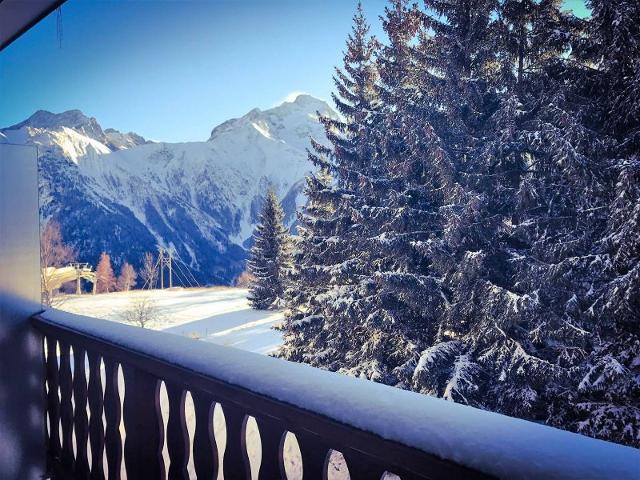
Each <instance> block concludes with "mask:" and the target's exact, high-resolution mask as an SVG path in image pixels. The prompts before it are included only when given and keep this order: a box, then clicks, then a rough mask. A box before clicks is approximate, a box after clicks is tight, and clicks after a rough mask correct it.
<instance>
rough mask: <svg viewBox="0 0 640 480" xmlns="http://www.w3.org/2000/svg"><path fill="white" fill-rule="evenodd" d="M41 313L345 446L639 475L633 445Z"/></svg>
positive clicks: (124, 354)
mask: <svg viewBox="0 0 640 480" xmlns="http://www.w3.org/2000/svg"><path fill="white" fill-rule="evenodd" d="M34 322H35V325H36V327H37V328H38V329H39V330H40V331H42V332H43V333H44V334H51V335H52V336H54V337H56V338H58V339H60V340H63V341H67V342H69V343H70V344H71V345H74V343H79V344H80V345H81V346H83V347H84V348H87V349H91V348H93V349H97V350H98V351H99V352H100V353H101V354H103V355H105V356H107V357H111V358H114V359H115V360H117V361H120V362H124V363H128V364H130V365H133V366H136V367H138V368H141V369H144V370H146V371H149V372H150V373H152V374H154V375H156V376H157V377H158V378H162V379H167V380H170V381H178V382H181V383H182V384H184V385H185V386H186V387H187V388H195V389H199V390H204V391H209V392H211V393H212V394H215V395H216V396H217V398H220V400H221V401H228V402H231V403H235V404H238V405H240V406H241V407H242V408H243V409H244V410H245V411H246V412H247V413H248V414H250V415H262V416H265V415H266V416H271V417H274V418H277V419H278V420H280V421H282V422H283V423H285V424H286V425H288V426H289V427H291V428H292V430H294V431H295V430H296V429H297V430H298V431H299V430H305V431H307V432H311V433H314V434H316V435H320V436H323V437H325V438H331V439H332V440H331V442H332V443H336V445H335V447H336V448H337V449H340V448H347V449H349V448H352V449H353V448H355V449H356V450H359V451H361V452H364V453H365V454H368V455H372V456H381V457H390V456H395V458H397V461H398V463H399V464H402V465H403V466H404V467H406V468H408V469H409V470H415V471H416V472H419V471H421V470H420V469H421V468H429V470H430V471H431V472H433V473H434V474H435V473H436V471H437V472H438V474H439V475H438V476H446V475H447V473H449V478H462V476H461V475H463V476H464V478H482V477H484V476H494V477H498V478H509V479H520V478H522V479H524V478H545V479H553V478H558V479H559V478H562V479H574V478H575V479H581V480H585V479H601V478H616V479H636V478H639V477H638V474H639V473H640V452H639V451H638V450H636V449H633V448H630V447H625V446H621V445H616V444H613V443H609V442H604V441H600V440H595V439H592V438H588V437H585V436H582V435H577V434H574V433H570V432H565V431H562V430H558V429H555V428H551V427H547V426H544V425H539V424H535V423H532V422H528V421H524V420H519V419H515V418H511V417H506V416H503V415H499V414H496V413H492V412H487V411H483V410H479V409H476V408H472V407H467V406H464V405H459V404H455V403H452V402H447V401H444V400H441V399H437V398H433V397H429V396H426V395H420V394H417V393H413V392H409V391H404V390H400V389H397V388H393V387H389V386H385V385H381V384H377V383H374V382H370V381H367V380H361V379H357V378H352V377H347V376H344V375H340V374H336V373H332V372H327V371H323V370H319V369H316V368H312V367H310V366H308V365H302V364H297V363H292V362H287V361H284V360H281V359H276V358H271V357H267V356H263V355H258V354H254V353H250V352H245V351H242V350H238V349H235V348H230V347H224V346H219V345H214V344H211V343H206V342H201V341H195V340H193V339H189V338H185V337H181V336H178V335H173V334H168V333H163V332H157V331H150V330H144V329H140V328H137V327H132V326H128V325H123V324H119V323H116V322H108V321H104V320H98V319H94V318H90V317H84V316H79V315H74V314H70V313H66V312H61V311H56V310H49V311H46V312H44V313H42V314H40V315H37V316H36V317H34ZM333 439H335V442H333ZM332 446H333V445H332ZM416 453H418V454H419V455H416ZM400 462H401V463H400ZM481 472H483V473H481ZM454 475H458V476H457V477H456V476H454ZM434 476H436V475H434Z"/></svg>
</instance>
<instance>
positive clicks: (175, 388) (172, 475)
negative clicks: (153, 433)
mask: <svg viewBox="0 0 640 480" xmlns="http://www.w3.org/2000/svg"><path fill="white" fill-rule="evenodd" d="M165 386H166V387H167V397H168V398H169V421H168V422H167V450H168V451H169V459H170V461H171V463H170V464H169V480H174V479H175V480H183V479H185V480H188V478H189V473H188V472H187V464H188V463H189V432H188V431H187V422H186V419H185V415H184V401H185V397H186V395H187V392H186V390H185V389H184V388H182V386H180V385H176V384H173V383H169V382H165Z"/></svg>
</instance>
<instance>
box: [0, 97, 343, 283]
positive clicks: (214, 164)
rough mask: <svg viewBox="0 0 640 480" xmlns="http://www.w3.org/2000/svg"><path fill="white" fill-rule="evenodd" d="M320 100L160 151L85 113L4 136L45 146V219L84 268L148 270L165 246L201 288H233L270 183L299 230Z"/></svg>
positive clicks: (236, 122) (161, 146) (2, 137)
mask: <svg viewBox="0 0 640 480" xmlns="http://www.w3.org/2000/svg"><path fill="white" fill-rule="evenodd" d="M317 111H320V112H321V113H323V114H330V115H335V114H334V113H333V112H332V110H331V109H330V107H329V106H328V105H327V104H326V103H324V102H322V101H321V100H318V99H316V98H313V97H311V96H309V95H300V96H298V97H297V98H296V99H295V100H294V101H293V102H286V103H283V104H282V105H280V106H277V107H274V108H272V109H269V110H265V111H261V110H259V109H254V110H252V111H250V112H249V113H247V114H246V115H244V116H243V117H240V118H236V119H232V120H229V121H226V122H224V123H222V124H221V125H219V126H217V127H216V128H214V129H213V131H212V133H211V137H210V138H209V140H208V141H203V142H189V143H151V142H148V141H146V140H145V139H144V138H142V137H140V136H139V135H136V134H134V133H128V134H122V133H120V132H118V131H116V130H113V129H106V130H103V129H102V128H101V126H100V125H99V124H98V122H97V121H96V120H95V119H94V118H89V117H86V116H85V115H83V114H82V113H81V112H80V111H78V110H71V111H68V112H64V113H61V114H52V113H50V112H44V111H38V112H36V113H35V114H34V115H33V116H31V117H30V118H29V119H28V120H26V121H24V122H22V123H19V124H17V125H14V126H13V127H9V128H6V129H3V130H0V142H11V143H28V144H35V145H37V146H38V149H39V157H40V173H41V181H40V196H41V210H42V211H41V214H42V216H43V218H48V217H51V216H53V217H55V218H56V219H57V220H58V221H59V222H60V223H61V224H62V227H63V228H62V230H63V235H64V236H65V237H66V238H67V239H69V240H70V241H71V242H72V243H73V244H74V245H75V247H76V249H77V250H78V252H79V255H80V257H81V259H82V260H83V261H89V262H91V263H95V262H96V261H97V256H98V255H99V254H100V252H101V251H103V250H105V251H107V252H109V253H110V254H111V256H112V258H113V259H114V260H115V261H116V263H119V262H122V261H124V260H127V261H129V262H133V263H134V264H139V262H140V258H141V257H142V255H143V253H144V252H145V251H155V250H156V245H162V246H167V247H168V246H173V247H174V248H175V249H176V250H177V252H178V255H180V257H182V259H183V260H184V261H185V262H186V263H187V264H189V265H190V266H191V268H192V270H194V271H195V272H196V276H197V277H198V279H199V280H200V281H201V282H206V283H213V282H229V281H231V280H232V279H233V278H234V277H235V276H236V275H237V274H238V273H239V272H240V271H241V270H242V268H243V263H244V259H245V257H246V251H245V248H244V247H246V246H247V244H248V241H249V240H250V237H251V234H252V231H253V227H254V225H255V222H256V219H257V216H258V213H259V210H260V206H261V203H262V199H263V197H264V194H265V191H266V189H267V187H268V186H269V185H271V186H273V188H275V190H276V191H277V193H278V195H279V196H280V198H281V199H283V204H284V207H285V213H286V220H287V221H288V222H289V223H290V224H291V223H292V222H293V221H294V218H295V215H294V212H295V208H296V206H299V205H300V204H301V203H302V202H303V201H304V198H303V195H302V187H303V185H304V182H303V178H304V176H305V174H306V173H308V172H309V171H310V170H311V168H312V167H311V165H310V164H309V162H308V160H307V154H306V151H305V150H306V148H308V146H309V137H310V136H312V137H313V138H315V139H316V140H319V141H324V139H325V137H324V133H323V130H322V127H321V125H320V124H319V122H318V121H317V115H316V112H317Z"/></svg>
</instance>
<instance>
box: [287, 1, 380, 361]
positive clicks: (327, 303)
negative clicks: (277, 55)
mask: <svg viewBox="0 0 640 480" xmlns="http://www.w3.org/2000/svg"><path fill="white" fill-rule="evenodd" d="M377 49H378V42H377V40H376V39H375V38H373V37H371V36H369V26H368V24H367V22H366V20H365V18H364V15H363V11H362V7H361V6H360V5H359V6H358V10H357V12H356V15H355V16H354V18H353V30H352V32H351V34H350V35H349V38H348V40H347V48H346V51H345V59H344V67H343V69H336V74H335V76H334V82H335V85H336V90H337V94H335V95H334V102H335V104H336V106H337V108H338V110H339V111H340V113H341V114H342V120H336V119H332V118H328V117H320V121H321V122H322V123H323V125H324V127H325V132H326V135H327V138H328V139H329V140H330V141H331V143H332V147H333V148H327V147H324V146H322V145H320V144H319V143H317V142H313V147H314V150H313V152H310V154H309V158H310V160H311V161H312V162H313V163H314V164H315V165H316V166H317V167H318V173H317V174H315V175H313V176H311V177H309V178H308V179H307V187H306V191H305V193H306V195H307V197H308V199H309V201H308V203H307V205H306V206H305V207H304V209H303V211H302V213H301V215H300V216H299V226H298V231H299V237H298V238H299V241H298V243H297V248H296V252H297V253H296V259H295V269H294V278H293V279H292V282H291V291H290V292H289V294H288V296H287V299H288V302H287V305H288V310H287V311H286V322H285V335H286V337H287V340H286V342H285V348H284V349H283V350H282V351H281V356H283V357H285V358H288V359H291V360H297V361H306V362H309V363H312V364H314V365H318V366H325V367H326V366H327V365H328V364H329V362H330V364H331V368H334V369H339V368H344V366H345V365H347V364H348V362H349V361H348V359H347V358H345V356H344V353H347V352H350V351H352V350H354V349H355V348H357V343H358V342H359V341H360V340H361V338H362V335H360V334H361V333H364V332H363V328H362V325H361V323H360V322H359V319H360V318H361V315H362V308H360V306H359V302H358V299H361V298H362V297H363V296H366V295H367V285H366V282H367V279H368V278H369V277H368V275H367V274H368V273H369V271H370V267H371V265H370V264H369V263H368V262H367V260H366V258H365V255H363V252H362V251H361V249H360V248H359V247H358V246H357V245H362V242H363V239H364V237H365V236H366V232H365V231H364V229H363V227H364V224H363V219H362V215H361V211H362V209H363V208H365V207H366V206H367V205H368V203H369V202H370V201H371V200H372V198H373V197H372V195H371V183H372V180H371V174H372V172H373V171H374V170H375V168H376V165H375V159H376V158H377V152H376V150H377V135H378V122H379V111H378V110H379V99H378V89H377V84H376V81H377V76H378V73H377V69H376V65H375V54H376V52H377ZM318 352H322V353H321V355H319V354H318Z"/></svg>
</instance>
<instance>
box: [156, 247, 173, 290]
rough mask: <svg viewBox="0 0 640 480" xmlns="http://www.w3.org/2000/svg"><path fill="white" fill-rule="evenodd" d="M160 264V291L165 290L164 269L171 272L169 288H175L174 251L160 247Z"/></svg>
mask: <svg viewBox="0 0 640 480" xmlns="http://www.w3.org/2000/svg"><path fill="white" fill-rule="evenodd" d="M158 263H159V264H160V289H161V290H163V289H164V267H167V268H168V270H169V288H172V287H173V266H172V263H173V250H172V249H170V248H167V249H166V250H165V249H164V248H162V247H158Z"/></svg>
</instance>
